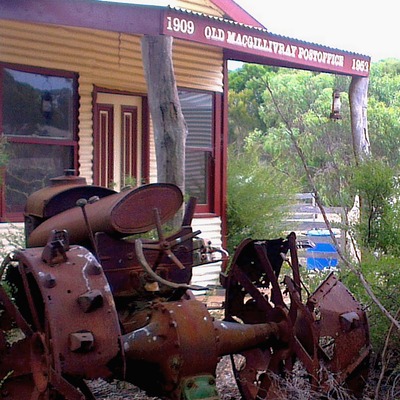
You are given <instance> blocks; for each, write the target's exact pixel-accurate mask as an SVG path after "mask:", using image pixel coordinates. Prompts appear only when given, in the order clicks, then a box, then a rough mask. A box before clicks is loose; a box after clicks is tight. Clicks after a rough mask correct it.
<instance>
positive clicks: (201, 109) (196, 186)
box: [179, 90, 214, 204]
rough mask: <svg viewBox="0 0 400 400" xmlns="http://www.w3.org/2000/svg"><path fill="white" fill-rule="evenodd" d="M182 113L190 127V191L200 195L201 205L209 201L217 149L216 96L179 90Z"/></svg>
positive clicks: (187, 146)
mask: <svg viewBox="0 0 400 400" xmlns="http://www.w3.org/2000/svg"><path fill="white" fill-rule="evenodd" d="M179 98H180V101H181V106H182V112H183V115H184V117H185V121H186V124H187V127H188V136H187V138H186V160H185V168H186V174H185V179H186V184H185V186H186V192H187V193H188V194H189V195H190V196H194V197H197V202H198V204H208V203H209V199H208V193H209V181H210V169H209V159H210V157H211V154H212V151H213V142H214V141H213V95H212V94H211V93H199V92H189V91H184V90H181V91H179Z"/></svg>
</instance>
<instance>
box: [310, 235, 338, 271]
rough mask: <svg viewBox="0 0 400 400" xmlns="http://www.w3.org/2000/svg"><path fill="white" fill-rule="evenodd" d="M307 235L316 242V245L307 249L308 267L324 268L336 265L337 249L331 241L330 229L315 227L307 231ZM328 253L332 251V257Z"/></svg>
mask: <svg viewBox="0 0 400 400" xmlns="http://www.w3.org/2000/svg"><path fill="white" fill-rule="evenodd" d="M307 237H308V238H309V239H310V240H311V241H312V242H313V243H315V247H313V248H310V249H307V269H319V270H323V269H325V268H332V267H336V266H337V264H338V258H337V251H336V249H335V246H334V245H333V244H332V243H329V239H330V233H329V230H327V229H313V230H311V231H308V232H307ZM321 253H323V254H321ZM327 253H332V257H331V256H330V254H327Z"/></svg>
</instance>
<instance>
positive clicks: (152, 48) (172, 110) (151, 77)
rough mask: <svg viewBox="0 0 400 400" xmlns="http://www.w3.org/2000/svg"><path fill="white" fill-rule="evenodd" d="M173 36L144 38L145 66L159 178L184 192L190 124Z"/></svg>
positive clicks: (159, 180)
mask: <svg viewBox="0 0 400 400" xmlns="http://www.w3.org/2000/svg"><path fill="white" fill-rule="evenodd" d="M172 40H173V39H172V37H170V36H162V35H160V36H150V35H145V36H144V37H143V38H142V56H143V67H144V73H145V77H146V81H147V88H148V99H149V108H150V114H151V117H152V122H153V128H154V139H155V148H156V157H157V180H158V182H162V183H173V184H175V185H177V186H178V187H179V188H180V189H181V190H182V192H183V193H185V141H186V136H187V127H186V123H185V119H184V117H183V114H182V109H181V104H180V101H179V97H178V89H177V86H176V80H175V74H174V68H173V62H172Z"/></svg>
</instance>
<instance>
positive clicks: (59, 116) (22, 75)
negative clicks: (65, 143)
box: [3, 68, 74, 140]
mask: <svg viewBox="0 0 400 400" xmlns="http://www.w3.org/2000/svg"><path fill="white" fill-rule="evenodd" d="M73 89H74V80H73V79H72V78H66V77H56V76H49V75H42V74H35V73H30V72H22V71H16V70H12V69H8V68H4V70H3V132H4V134H5V135H7V136H18V137H39V138H40V137H43V138H51V139H69V140H71V139H72V138H73Z"/></svg>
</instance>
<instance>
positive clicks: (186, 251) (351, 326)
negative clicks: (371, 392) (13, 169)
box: [0, 180, 369, 400]
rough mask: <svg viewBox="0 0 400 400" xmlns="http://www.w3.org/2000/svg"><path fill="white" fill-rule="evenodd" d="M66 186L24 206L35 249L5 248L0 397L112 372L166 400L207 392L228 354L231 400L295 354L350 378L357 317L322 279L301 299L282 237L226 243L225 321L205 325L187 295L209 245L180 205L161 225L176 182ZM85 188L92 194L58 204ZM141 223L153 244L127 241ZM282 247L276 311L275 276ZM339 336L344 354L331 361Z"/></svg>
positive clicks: (313, 371)
mask: <svg viewBox="0 0 400 400" xmlns="http://www.w3.org/2000/svg"><path fill="white" fill-rule="evenodd" d="M61 181H62V180H61ZM74 185H76V187H79V190H78V189H76V188H75V189H74V190H71V188H70V185H69V184H68V183H67V184H65V185H64V184H60V186H62V187H58V188H57V189H54V188H53V189H52V190H49V191H46V190H44V191H43V192H41V193H40V196H38V198H39V199H40V203H41V204H40V205H39V206H38V209H39V211H38V213H39V214H40V215H39V214H38V215H34V210H37V209H36V208H35V207H36V204H33V203H32V202H28V203H29V207H28V208H27V210H26V215H27V218H28V217H32V220H33V221H34V222H35V228H34V229H33V230H32V231H31V233H30V234H29V237H28V241H29V245H30V246H40V247H28V248H27V249H25V250H20V251H16V252H15V253H14V255H13V256H12V257H10V258H9V259H7V261H6V263H7V267H6V268H5V267H4V265H3V266H2V267H1V270H0V274H1V275H2V276H3V272H4V276H3V278H5V279H4V280H5V281H6V282H7V283H8V285H9V290H8V291H6V290H5V289H4V287H3V286H0V314H1V315H0V379H1V382H2V385H1V386H2V387H1V390H2V394H4V393H6V394H7V396H8V397H7V398H8V399H9V400H17V399H18V400H19V399H21V398H24V399H25V398H31V399H37V400H39V399H40V400H45V399H46V400H49V399H50V398H52V399H57V400H58V399H59V400H63V399H72V400H83V399H87V400H89V399H90V400H93V399H94V397H93V394H92V393H91V392H90V390H89V388H88V387H87V385H86V383H85V380H87V379H93V378H104V379H108V378H110V379H111V378H117V379H124V380H127V381H129V382H132V383H134V384H136V385H137V386H139V387H141V388H142V389H145V390H146V391H148V393H149V394H152V395H155V396H158V397H164V398H169V399H171V400H191V399H198V400H200V399H215V400H217V399H218V394H217V390H216V383H215V374H216V366H217V363H218V360H219V358H220V357H221V356H223V355H228V354H230V355H232V359H233V361H234V371H235V374H236V377H237V381H238V385H239V388H240V390H241V392H242V395H243V398H244V399H245V400H253V399H256V398H258V399H266V398H274V395H275V393H276V394H280V395H282V393H281V392H279V390H280V389H279V388H278V386H277V385H276V384H275V380H274V379H272V378H271V377H270V375H269V372H274V373H275V374H277V375H280V376H285V373H286V372H289V371H291V370H292V368H293V365H294V364H295V363H296V361H299V362H301V363H302V364H303V365H304V367H305V369H306V371H307V372H308V374H309V376H310V380H311V381H312V383H313V384H314V385H315V386H317V385H318V384H319V383H320V381H321V382H322V385H324V384H325V383H326V379H324V378H325V377H324V376H322V377H321V376H320V375H318V372H319V371H320V366H321V364H323V365H324V366H325V367H326V369H327V370H329V371H332V372H333V373H335V374H336V376H337V377H338V378H339V380H340V381H342V382H346V383H354V384H355V385H356V383H358V381H360V380H361V379H360V377H361V371H362V368H363V364H364V363H365V360H366V359H367V357H368V352H369V345H368V328H367V326H366V319H365V315H364V313H363V311H362V310H361V308H360V307H359V305H358V303H357V302H356V301H355V300H354V299H353V298H352V296H351V295H350V293H349V292H348V291H347V289H346V288H344V286H343V285H341V284H340V282H339V281H338V280H337V279H336V278H335V277H333V276H332V277H329V278H328V279H327V280H326V281H325V282H323V283H322V284H321V286H320V287H319V289H318V290H317V291H316V292H315V293H314V294H313V295H312V296H310V297H309V298H308V301H307V302H306V303H305V304H304V302H303V300H302V298H301V297H302V295H301V291H300V287H301V279H300V274H299V268H298V261H297V253H296V245H297V244H296V238H295V235H294V234H291V235H289V237H288V238H287V239H276V240H269V241H267V240H263V241H253V240H246V241H244V242H243V243H242V244H241V245H240V246H239V248H238V250H237V252H236V253H235V255H234V257H233V261H232V264H231V266H230V267H229V268H228V269H226V270H225V267H223V271H224V273H223V274H222V282H223V283H224V286H225V288H226V296H227V297H226V301H225V306H226V319H225V320H224V321H217V320H215V319H214V318H213V317H212V316H211V315H210V314H209V312H208V310H207V308H206V306H205V305H204V304H203V303H201V302H200V301H198V300H197V299H196V298H195V297H194V296H193V294H192V293H191V291H190V290H188V289H189V288H191V285H190V281H191V277H192V267H193V265H194V264H196V265H197V264H201V263H202V262H203V261H204V263H207V262H209V261H212V259H213V257H212V253H213V252H214V251H215V249H213V248H212V246H211V245H210V244H209V243H208V244H207V245H206V244H204V243H202V244H199V238H198V237H197V234H198V232H193V231H192V228H191V226H190V224H191V220H192V217H193V213H194V205H193V202H192V201H191V202H190V204H189V206H188V207H187V209H186V213H185V216H184V218H183V224H182V226H181V228H180V229H179V230H178V232H176V233H174V234H172V235H170V236H168V237H166V236H165V235H164V233H163V231H162V229H161V226H162V224H163V223H164V222H166V221H167V220H168V219H170V218H172V217H173V216H174V214H175V213H176V212H177V211H178V210H179V209H180V207H181V204H182V198H183V197H182V193H181V192H180V190H179V188H177V187H176V186H174V185H168V184H153V185H145V186H143V187H141V188H138V189H134V190H131V191H126V192H121V193H117V194H110V193H104V197H102V196H97V195H96V194H95V192H96V191H97V189H96V190H95V189H93V190H92V189H90V190H88V192H86V191H85V187H84V186H82V187H81V186H79V185H81V182H80V181H79V180H78V181H77V182H75V183H74ZM89 193H90V194H93V195H94V196H96V200H97V197H99V200H97V201H95V202H91V201H86V200H85V201H79V205H80V207H79V206H76V205H75V206H74V205H73V204H72V203H73V202H72V198H74V200H75V203H76V198H75V197H76V196H77V195H78V194H79V195H82V196H81V197H80V198H83V199H86V198H88V197H89V196H86V194H89ZM46 196H49V199H53V198H57V199H58V200H57V201H60V202H61V201H63V199H65V201H66V202H67V203H68V207H67V209H66V210H59V211H60V213H57V212H55V214H54V215H51V214H52V212H50V210H46V205H47V201H46ZM70 196H71V198H70ZM78 200H80V199H78ZM50 203H53V202H52V201H50ZM53 204H54V205H55V209H57V204H55V203H53ZM47 211H49V212H50V214H49V213H48V212H47ZM28 219H29V218H28ZM153 228H156V229H157V233H158V239H156V240H149V239H143V238H135V237H130V235H132V234H141V233H144V232H146V231H148V230H149V229H153ZM45 237H46V239H45ZM84 246H87V248H86V247H84ZM289 251H290V255H291V257H290V261H291V265H292V270H293V279H292V278H289V277H285V279H284V280H285V284H286V290H287V292H288V293H289V297H290V307H289V306H288V305H287V304H286V301H287V299H286V298H285V297H284V296H283V294H282V291H281V287H280V284H279V279H280V278H279V277H280V269H281V266H282V263H283V259H284V258H286V257H287V256H286V254H287V253H288V252H289ZM220 253H222V255H223V258H224V257H225V258H226V253H225V252H223V251H221V252H220ZM210 254H211V257H210ZM194 258H196V260H197V261H196V263H194ZM338 297H340V302H339V301H336V299H337V298H338ZM15 332H18V337H17V338H15ZM10 337H12V340H10ZM332 341H333V344H332ZM348 342H350V343H351V346H353V349H349V351H348V354H347V355H346V357H341V355H340V354H341V353H342V352H345V351H346V343H348ZM319 378H321V379H319Z"/></svg>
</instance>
